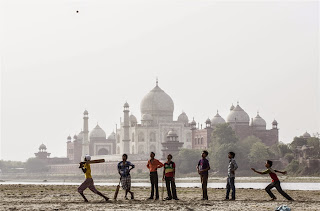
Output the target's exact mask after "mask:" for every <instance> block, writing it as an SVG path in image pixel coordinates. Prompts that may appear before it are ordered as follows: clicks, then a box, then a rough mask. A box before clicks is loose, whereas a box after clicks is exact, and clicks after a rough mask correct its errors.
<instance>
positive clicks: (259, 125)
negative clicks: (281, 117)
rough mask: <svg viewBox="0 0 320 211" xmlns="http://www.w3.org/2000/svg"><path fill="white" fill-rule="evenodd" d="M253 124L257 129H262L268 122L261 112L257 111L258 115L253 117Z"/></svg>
mask: <svg viewBox="0 0 320 211" xmlns="http://www.w3.org/2000/svg"><path fill="white" fill-rule="evenodd" d="M252 125H253V126H254V127H255V128H256V129H261V130H265V129H266V126H267V123H266V121H265V120H264V119H263V118H262V117H261V116H260V115H259V113H257V116H256V117H255V118H254V119H253V121H252Z"/></svg>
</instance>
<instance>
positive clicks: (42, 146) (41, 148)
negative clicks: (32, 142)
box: [39, 144, 47, 150]
mask: <svg viewBox="0 0 320 211" xmlns="http://www.w3.org/2000/svg"><path fill="white" fill-rule="evenodd" d="M46 149H47V147H46V145H44V144H41V145H40V146H39V150H46Z"/></svg>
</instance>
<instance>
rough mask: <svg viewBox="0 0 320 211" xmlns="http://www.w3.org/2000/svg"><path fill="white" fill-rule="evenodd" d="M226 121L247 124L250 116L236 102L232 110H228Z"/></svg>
mask: <svg viewBox="0 0 320 211" xmlns="http://www.w3.org/2000/svg"><path fill="white" fill-rule="evenodd" d="M227 122H228V123H238V124H246V125H249V122H250V117H249V115H248V114H247V113H246V112H245V111H244V110H243V109H242V108H241V107H240V106H239V104H238V105H237V106H236V107H235V108H234V109H233V110H232V111H230V113H229V115H228V117H227Z"/></svg>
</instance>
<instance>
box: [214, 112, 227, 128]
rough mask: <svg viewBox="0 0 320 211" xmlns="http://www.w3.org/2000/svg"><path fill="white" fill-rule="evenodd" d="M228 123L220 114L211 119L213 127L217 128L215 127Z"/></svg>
mask: <svg viewBox="0 0 320 211" xmlns="http://www.w3.org/2000/svg"><path fill="white" fill-rule="evenodd" d="M224 123H226V121H225V120H224V118H222V117H221V116H220V114H219V113H218V112H217V114H216V115H215V116H214V117H213V118H212V119H211V125H212V126H215V125H219V124H224Z"/></svg>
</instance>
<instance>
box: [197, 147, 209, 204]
mask: <svg viewBox="0 0 320 211" xmlns="http://www.w3.org/2000/svg"><path fill="white" fill-rule="evenodd" d="M208 154H209V153H208V151H206V150H204V151H203V152H202V155H201V156H202V159H201V160H199V162H198V165H197V170H198V173H199V175H200V179H201V184H202V200H208V191H207V185H208V171H209V170H210V165H209V161H208V160H207V156H208Z"/></svg>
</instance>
